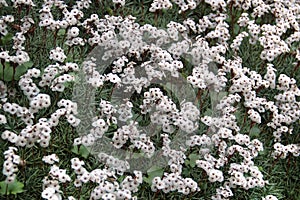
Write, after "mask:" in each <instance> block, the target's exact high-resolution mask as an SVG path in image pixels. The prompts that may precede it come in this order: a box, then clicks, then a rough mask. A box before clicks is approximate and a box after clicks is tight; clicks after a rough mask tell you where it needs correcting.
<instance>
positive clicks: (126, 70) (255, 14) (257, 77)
mask: <svg viewBox="0 0 300 200" xmlns="http://www.w3.org/2000/svg"><path fill="white" fill-rule="evenodd" d="M97 2H98V1H97ZM10 3H12V5H13V7H14V8H16V9H17V10H18V11H19V15H18V16H17V17H16V16H14V15H8V14H6V12H3V13H5V15H3V16H0V39H1V44H2V43H3V45H2V46H1V48H0V63H1V66H2V69H3V71H2V72H1V73H2V75H3V77H1V78H4V76H5V74H4V73H7V72H4V71H5V70H7V69H8V68H6V67H10V68H9V69H11V68H13V69H14V70H15V69H18V67H20V66H21V67H23V65H22V64H25V63H26V62H28V61H30V57H29V53H32V51H30V49H28V46H29V44H30V42H31V40H28V39H29V38H30V39H31V35H33V34H32V33H34V31H35V29H38V28H41V30H44V31H45V36H46V35H47V33H53V46H52V47H51V49H49V50H50V55H49V56H48V57H46V59H48V60H47V62H48V61H49V62H48V63H51V62H54V64H49V65H48V66H42V67H41V69H37V68H32V69H28V70H27V71H26V72H25V74H23V75H22V76H21V77H15V78H20V80H18V84H15V83H14V82H12V83H11V84H12V85H13V86H16V87H19V89H20V90H21V92H22V93H23V95H25V97H27V99H26V100H25V101H24V102H25V103H24V104H26V105H23V102H20V101H18V100H16V99H14V97H15V96H13V95H12V92H10V89H11V88H9V87H8V86H9V85H8V84H7V83H6V82H5V81H1V80H0V100H1V101H0V109H1V110H0V111H1V113H0V124H1V131H2V132H1V138H2V139H3V140H6V141H7V144H8V145H9V146H10V145H14V146H16V147H20V148H22V147H26V148H31V147H33V146H34V145H35V144H36V143H38V144H39V145H40V146H41V147H43V148H46V147H48V146H49V144H50V143H51V142H52V141H51V138H52V136H51V133H52V131H53V129H55V127H56V126H58V125H59V123H60V121H61V117H62V116H64V117H65V118H66V120H67V122H68V123H69V124H70V126H72V127H78V126H79V125H80V123H82V121H81V119H80V118H79V117H78V116H77V115H79V114H82V113H78V105H77V103H79V102H76V101H72V100H69V99H67V98H66V97H62V96H63V95H64V94H62V93H63V92H66V91H65V89H69V88H68V83H72V82H75V81H76V78H77V75H78V74H79V71H80V70H83V72H84V79H83V80H84V81H83V82H84V83H83V85H84V84H86V85H88V86H91V87H92V88H93V89H100V90H101V89H103V86H104V84H106V83H109V84H111V85H114V89H116V90H117V89H119V90H122V92H124V94H125V93H130V92H136V93H137V94H140V97H141V98H142V104H141V105H139V106H140V107H137V109H138V110H140V113H136V112H137V111H136V109H135V108H134V106H135V105H136V104H135V102H133V101H132V100H130V99H129V98H125V99H122V100H123V101H122V103H120V105H117V106H115V105H114V104H113V103H112V101H109V100H104V99H101V101H100V102H99V103H97V106H98V107H97V108H98V109H97V114H96V116H92V120H91V121H90V124H89V126H87V127H85V131H87V134H86V135H83V136H82V135H81V136H80V137H78V138H76V139H75V140H74V145H84V146H86V147H91V146H93V145H94V144H95V143H96V141H97V139H101V138H103V137H104V136H106V133H107V132H108V130H110V129H111V128H113V127H117V128H116V129H114V130H113V131H111V132H110V133H111V135H112V136H111V138H110V139H111V147H112V148H116V149H126V148H129V149H130V150H133V151H137V152H138V153H141V154H143V155H145V156H146V157H149V158H151V157H152V156H153V155H155V151H156V150H157V147H156V144H155V142H154V141H152V138H151V136H152V135H147V134H146V133H145V132H143V131H142V130H141V129H140V128H139V126H138V122H137V121H136V120H137V118H135V117H136V114H138V115H139V114H140V115H149V116H150V119H151V123H153V124H154V125H155V126H156V125H158V126H157V127H158V128H161V129H162V131H163V132H164V133H163V134H160V137H161V138H160V139H162V147H161V148H162V154H161V156H163V157H166V158H167V159H168V169H169V170H170V172H164V173H163V176H162V177H155V178H154V179H153V180H152V183H151V189H152V191H153V192H157V191H160V190H161V191H163V192H164V193H168V192H174V191H177V192H179V193H181V194H184V195H188V194H191V193H194V192H197V191H199V190H200V188H199V187H198V184H197V180H193V179H192V178H190V177H184V175H183V173H182V172H183V168H184V167H185V161H186V159H187V157H188V155H187V154H188V153H187V152H189V151H188V150H190V149H192V150H194V149H196V151H197V152H198V153H197V156H199V159H197V160H196V166H197V167H198V168H201V169H202V170H203V172H204V173H205V174H206V175H207V180H208V182H211V183H214V184H218V186H217V187H218V188H217V189H216V193H215V194H214V195H213V196H212V197H211V198H212V199H216V200H217V199H218V200H219V199H229V198H230V197H232V196H233V195H234V194H233V191H234V190H233V189H235V188H242V189H245V190H249V189H252V188H255V187H264V186H265V185H266V184H267V183H268V182H267V181H266V180H264V177H263V173H262V172H261V170H260V169H259V167H258V166H256V163H255V158H256V157H257V156H258V154H259V152H261V151H264V144H263V143H262V142H261V141H260V140H259V139H255V138H252V137H251V135H250V136H249V134H248V133H247V132H245V130H244V129H243V128H245V127H244V124H246V123H247V122H248V121H250V126H251V127H254V126H255V127H262V126H264V125H266V127H265V128H266V129H268V128H270V130H271V131H272V134H273V137H274V142H273V141H272V142H273V143H274V150H273V152H272V156H273V157H274V158H275V159H277V158H286V157H287V156H289V155H293V156H295V157H298V156H299V155H300V145H299V144H297V142H298V141H296V142H295V144H293V143H291V142H288V141H289V140H286V137H289V136H290V135H295V134H298V133H295V132H296V131H295V130H296V128H295V127H296V126H298V124H297V123H298V122H299V118H300V108H299V100H298V99H299V96H300V89H299V88H298V86H297V80H296V79H295V78H292V77H289V76H288V75H286V74H284V73H285V72H284V69H280V66H279V65H278V66H276V62H274V61H276V59H277V58H279V57H280V56H282V55H284V56H290V55H292V56H295V60H296V61H298V63H296V65H295V68H294V69H295V70H297V69H298V68H299V60H300V51H299V49H298V48H299V47H298V46H297V45H298V43H299V40H300V28H299V14H300V4H299V1H280V0H277V1H262V0H239V1H224V0H205V1H199V0H172V1H169V0H154V1H153V2H152V4H151V6H150V9H149V11H150V12H155V15H159V13H160V12H159V10H162V9H164V10H167V9H171V8H172V7H177V6H178V7H179V10H180V11H179V13H182V15H183V16H184V18H186V19H185V20H184V21H183V22H182V23H179V22H175V21H171V22H169V23H168V24H167V25H166V30H164V29H161V28H157V27H154V26H152V25H150V24H144V25H140V24H138V23H137V22H136V21H137V20H136V17H133V16H126V17H121V16H113V15H105V16H104V17H103V18H101V17H100V15H98V14H91V15H90V16H84V15H85V13H89V12H85V11H84V10H85V9H88V8H90V7H91V5H92V4H93V3H95V2H93V1H91V0H78V1H76V2H75V3H74V5H72V6H71V7H70V6H69V4H70V3H66V2H64V1H59V0H45V1H44V2H42V3H41V7H39V8H37V11H39V14H38V17H39V20H36V21H35V20H34V19H33V18H31V17H30V16H32V15H30V10H31V7H37V6H40V3H39V4H35V3H34V2H33V1H32V0H12V1H11V2H10ZM101 3H103V2H101ZM112 3H114V4H115V10H118V9H122V8H120V6H125V0H112ZM173 3H175V4H176V5H177V6H173ZM128 4H129V3H128ZM199 4H201V5H204V4H205V5H206V6H209V7H210V9H211V10H212V12H210V13H209V14H207V15H205V16H200V17H199V19H198V20H194V19H193V18H192V17H190V13H187V12H186V11H187V10H189V9H191V10H192V9H196V8H197V6H198V5H199ZM2 6H4V7H2ZM7 6H8V3H7V2H6V1H5V0H0V7H1V9H2V8H3V9H5V7H7ZM24 8H26V11H25V10H24V12H23V11H22V9H24ZM236 10H238V11H239V12H241V15H240V16H239V15H236V13H235V11H236ZM1 11H2V10H1ZM119 11H120V10H119ZM112 12H115V11H112ZM201 12H202V11H201ZM24 13H26V16H24V17H22V15H23V14H24ZM28 13H29V14H28ZM228 13H229V14H231V15H233V16H234V17H233V16H228ZM57 14H58V15H57ZM185 14H188V16H185ZM266 15H271V16H272V20H273V21H272V23H270V24H268V23H263V22H262V21H268V20H269V18H270V16H266ZM265 16H266V20H264V17H265ZM56 18H57V19H56ZM197 18H198V17H197ZM235 23H237V24H235ZM10 31H12V32H13V33H14V34H13V36H12V38H11V42H8V44H4V43H5V38H6V37H7V38H8V39H9V37H10V34H9V33H10ZM59 35H63V37H61V38H60V39H58V37H59ZM191 35H192V36H193V37H195V38H190V36H191ZM7 38H6V39H7ZM145 38H146V41H144V39H145ZM42 40H44V39H42ZM60 40H63V41H62V42H61V41H60ZM243 41H246V42H247V45H257V46H258V47H260V48H258V49H261V50H256V51H260V52H259V54H260V58H257V59H261V60H262V61H263V63H262V66H261V69H262V71H263V72H262V73H265V74H264V75H262V74H261V73H260V72H258V71H254V70H251V69H253V68H254V67H255V66H251V67H249V66H247V65H248V62H246V61H245V60H243V59H244V57H243V55H241V54H243V52H241V51H240V50H241V48H242V43H243ZM43 42H45V43H44V44H46V40H45V41H43ZM248 43H249V44H248ZM48 45H49V44H47V45H46V46H47V48H48ZM77 47H79V49H80V51H82V52H81V53H83V52H84V49H85V48H86V47H87V49H89V48H91V49H93V48H95V47H102V49H105V52H104V53H103V55H102V54H99V57H100V59H101V61H103V65H106V64H107V62H110V61H112V65H111V68H112V70H111V71H110V72H107V73H106V74H104V71H101V70H102V69H100V70H99V69H98V66H97V64H96V59H94V58H91V59H90V60H89V61H85V62H83V64H82V69H80V67H79V64H77V63H75V61H74V63H73V62H69V60H71V59H72V56H70V55H71V54H72V51H73V50H74V51H76V48H77ZM7 49H9V50H7ZM295 49H296V50H295ZM101 53H102V52H101ZM250 53H251V52H250ZM231 54H233V56H231ZM73 56H75V55H73ZM182 58H187V59H186V60H187V61H189V63H190V64H191V66H189V67H190V69H189V70H190V71H191V74H185V75H186V76H184V77H186V79H187V81H188V83H190V84H191V85H192V86H193V87H194V88H195V89H197V90H199V91H200V92H202V91H206V92H207V93H208V91H209V92H210V93H213V92H221V91H222V90H225V89H226V93H225V96H224V97H223V98H222V99H221V100H220V102H218V104H217V105H216V107H215V108H212V109H215V110H213V112H215V113H213V115H212V116H209V115H204V116H203V117H202V118H201V119H200V120H201V122H202V123H203V124H205V125H206V126H207V132H206V133H204V134H200V133H198V132H197V130H198V128H199V124H198V121H200V120H199V118H200V111H199V109H198V108H197V106H195V105H194V104H193V103H192V102H185V101H182V102H177V103H175V100H174V99H172V98H170V97H169V96H168V95H167V94H166V93H167V92H168V89H169V88H168V86H167V84H166V86H165V87H164V88H163V87H161V88H159V87H157V86H155V87H151V83H154V82H156V81H157V82H159V81H162V80H164V79H166V78H167V77H172V78H174V79H176V78H178V77H181V76H182V74H181V73H180V71H182V70H183V71H184V70H185V67H186V66H185V63H184V62H183V59H182ZM75 60H76V59H75ZM213 63H216V67H213V66H212V65H213ZM109 64H111V63H109ZM250 64H251V63H250ZM9 65H11V66H9ZM250 68H251V69H250ZM140 69H142V70H140ZM264 69H265V70H264ZM15 80H17V79H15ZM15 80H14V81H15ZM14 84H15V85H14ZM146 88H147V89H146ZM162 88H163V89H162ZM123 89H124V90H123ZM227 89H228V90H227ZM261 90H271V91H270V93H272V95H273V94H274V95H273V96H274V97H271V98H273V99H271V98H270V97H268V96H267V95H264V94H262V93H261ZM16 91H17V90H16ZM273 91H274V93H273ZM82 92H89V91H88V90H87V91H82ZM200 92H199V94H200ZM227 92H228V93H227ZM53 94H54V95H55V96H56V99H54V98H52V97H53V96H54V95H53ZM211 95H212V94H211ZM197 98H199V99H198V100H200V101H201V97H199V96H198V97H197ZM213 101H214V99H212V102H213ZM177 104H180V105H177ZM241 107H242V108H245V113H244V114H245V117H244V124H239V121H241V120H240V119H237V115H238V114H236V113H238V112H239V110H240V108H241ZM44 111H45V112H44ZM88 114H89V113H88V112H86V115H87V117H89V116H88ZM12 120H13V122H16V123H15V124H18V126H17V127H14V129H13V130H11V128H10V129H8V128H7V126H10V125H11V124H10V123H11V121H12ZM247 120H248V121H247ZM157 127H156V128H157ZM69 128H71V127H69ZM176 131H182V132H184V133H186V135H187V136H189V139H188V140H186V141H183V142H186V145H187V146H188V147H187V148H184V147H182V146H179V150H178V149H175V148H173V147H171V143H172V140H171V138H173V137H175V136H174V133H175V132H176ZM246 131H248V130H246ZM191 134H193V135H191ZM273 143H272V144H273ZM100 145H101V144H100ZM16 147H12V146H10V147H8V150H6V151H5V152H4V158H5V160H4V162H3V171H2V172H3V174H4V175H5V176H6V180H5V181H6V182H7V183H12V182H13V181H15V179H16V173H17V171H18V165H20V164H22V162H23V161H22V160H21V158H20V156H18V155H16V152H17V148H16ZM98 157H99V159H100V161H101V162H102V163H103V164H104V167H103V168H102V169H94V170H93V171H91V172H89V171H88V170H87V169H86V168H85V167H84V164H85V163H84V162H83V161H81V160H79V159H78V158H72V159H71V168H72V169H73V170H74V173H75V176H76V178H75V181H74V186H75V187H81V186H82V185H83V184H88V183H93V184H97V186H96V187H95V188H94V189H93V191H92V192H91V195H90V199H136V197H134V193H136V192H138V190H139V186H140V185H141V184H142V182H143V174H142V172H140V171H134V172H133V174H131V175H128V174H127V173H125V172H127V171H128V170H129V169H130V167H131V166H130V165H129V163H128V161H127V160H125V161H124V160H121V159H119V158H117V157H114V156H111V155H109V154H107V153H100V154H98ZM42 160H43V161H44V162H45V163H48V164H50V165H51V167H50V171H49V175H48V176H47V177H45V178H44V180H43V192H42V194H41V196H42V198H45V199H52V200H54V199H62V198H64V196H65V195H64V194H63V191H62V190H61V189H60V184H65V183H68V182H71V181H72V180H71V176H69V175H68V174H67V169H60V168H59V167H58V166H57V165H55V163H57V162H59V158H58V157H57V156H56V154H50V155H48V156H44V157H43V158H42ZM236 160H238V161H236ZM24 162H25V161H24ZM225 169H228V170H227V171H226V170H225ZM118 176H119V177H118ZM120 177H122V178H124V179H123V180H121V181H120V179H119V178H120ZM117 179H119V180H117ZM68 199H70V200H73V199H75V198H74V197H72V196H69V197H68ZM262 199H263V200H275V199H277V198H276V197H275V196H273V195H267V196H266V197H263V198H262Z"/></svg>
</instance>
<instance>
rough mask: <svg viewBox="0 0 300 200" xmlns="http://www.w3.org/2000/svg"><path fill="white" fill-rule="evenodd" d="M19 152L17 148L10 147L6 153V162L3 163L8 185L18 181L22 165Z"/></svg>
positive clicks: (3, 171)
mask: <svg viewBox="0 0 300 200" xmlns="http://www.w3.org/2000/svg"><path fill="white" fill-rule="evenodd" d="M17 150H18V149H17V148H16V147H9V148H8V150H6V151H5V152H4V159H5V161H4V162H3V170H2V173H3V175H4V176H6V179H5V182H6V183H12V182H14V181H15V179H16V176H17V172H18V165H19V164H20V163H21V158H20V156H18V155H16V151H17Z"/></svg>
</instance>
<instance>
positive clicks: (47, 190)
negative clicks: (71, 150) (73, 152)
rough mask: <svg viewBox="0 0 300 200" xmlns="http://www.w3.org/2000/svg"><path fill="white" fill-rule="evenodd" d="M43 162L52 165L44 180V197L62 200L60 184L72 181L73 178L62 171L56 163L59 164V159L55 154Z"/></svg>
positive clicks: (45, 158)
mask: <svg viewBox="0 0 300 200" xmlns="http://www.w3.org/2000/svg"><path fill="white" fill-rule="evenodd" d="M43 161H44V162H46V163H48V164H51V168H50V171H49V175H48V176H46V177H44V179H43V192H42V197H43V198H44V199H48V200H53V199H54V200H61V199H62V197H63V196H62V191H61V190H60V185H59V184H60V183H66V182H70V181H71V177H70V176H69V175H68V174H67V173H66V170H65V169H60V168H59V167H58V166H57V165H55V164H54V161H55V162H59V158H58V157H57V156H56V155H55V154H51V155H49V156H45V157H44V158H43Z"/></svg>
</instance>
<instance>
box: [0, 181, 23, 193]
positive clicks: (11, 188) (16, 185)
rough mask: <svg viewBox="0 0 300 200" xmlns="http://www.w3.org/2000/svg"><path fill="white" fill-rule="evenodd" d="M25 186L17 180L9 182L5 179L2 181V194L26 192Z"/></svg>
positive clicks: (0, 184) (0, 191)
mask: <svg viewBox="0 0 300 200" xmlns="http://www.w3.org/2000/svg"><path fill="white" fill-rule="evenodd" d="M23 188H24V184H23V183H22V182H20V181H17V180H15V181H14V182H12V183H8V184H7V183H6V182H5V181H1V182H0V194H2V195H9V194H19V193H22V192H24V190H23Z"/></svg>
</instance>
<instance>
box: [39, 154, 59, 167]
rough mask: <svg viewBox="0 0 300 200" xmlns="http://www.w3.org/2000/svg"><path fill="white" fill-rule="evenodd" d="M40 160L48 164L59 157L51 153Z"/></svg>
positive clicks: (56, 160) (57, 160)
mask: <svg viewBox="0 0 300 200" xmlns="http://www.w3.org/2000/svg"><path fill="white" fill-rule="evenodd" d="M42 161H44V162H45V163H48V164H50V165H52V164H54V163H55V162H59V158H58V156H57V155H56V154H51V155H49V156H44V157H43V159H42Z"/></svg>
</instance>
